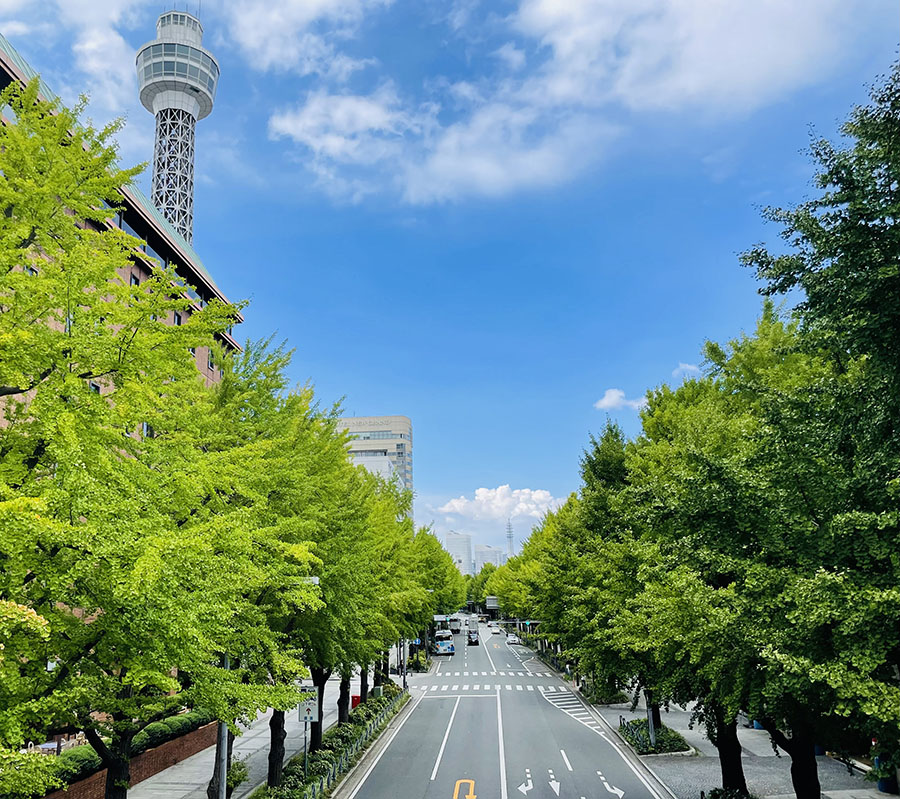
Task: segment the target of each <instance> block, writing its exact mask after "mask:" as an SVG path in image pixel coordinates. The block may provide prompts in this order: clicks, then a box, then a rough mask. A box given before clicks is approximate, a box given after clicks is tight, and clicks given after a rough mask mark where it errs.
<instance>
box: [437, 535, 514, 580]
mask: <svg viewBox="0 0 900 799" xmlns="http://www.w3.org/2000/svg"><path fill="white" fill-rule="evenodd" d="M444 549H446V550H447V552H448V553H449V554H450V557H451V558H452V559H453V562H454V563H455V564H456V568H457V569H459V571H460V573H461V574H463V575H466V574H468V575H471V576H474V575H476V574H478V572H480V571H481V570H482V569H483V568H484V566H485V564H487V563H492V564H493V565H494V566H502V565H503V564H504V563H506V561H507V552H506V551H504V549H503V548H502V547H492V546H490V545H488V544H475V545H474V547H473V544H472V536H471V535H469V534H468V533H456V532H453V531H451V532H449V533H447V534H446V535H445V536H444Z"/></svg>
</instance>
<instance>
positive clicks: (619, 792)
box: [597, 771, 625, 799]
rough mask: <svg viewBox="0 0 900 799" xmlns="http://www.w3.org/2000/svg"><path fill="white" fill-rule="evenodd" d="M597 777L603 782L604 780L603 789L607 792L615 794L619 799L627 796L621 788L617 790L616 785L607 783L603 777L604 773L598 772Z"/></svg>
mask: <svg viewBox="0 0 900 799" xmlns="http://www.w3.org/2000/svg"><path fill="white" fill-rule="evenodd" d="M597 776H598V777H599V778H600V779H601V780H603V787H604V788H606V790H607V791H609V792H610V793H614V794H615V795H616V796H617V797H618V799H622V797H623V796H625V791H623V790H622V789H621V788H616V786H615V785H610V784H609V783H608V782H607V781H606V777H604V776H603V772H602V771H598V772H597Z"/></svg>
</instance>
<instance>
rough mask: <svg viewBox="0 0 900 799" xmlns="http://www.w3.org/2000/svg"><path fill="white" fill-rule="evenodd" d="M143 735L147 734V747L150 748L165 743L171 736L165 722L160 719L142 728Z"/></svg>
mask: <svg viewBox="0 0 900 799" xmlns="http://www.w3.org/2000/svg"><path fill="white" fill-rule="evenodd" d="M143 733H144V735H146V736H147V748H148V749H152V748H153V747H154V746H159V745H160V744H163V743H165V742H166V741H168V740H169V739H170V738H171V737H172V733H171V731H170V730H169V728H168V727H167V726H166V724H165V723H164V722H162V721H154V722H153V723H152V724H148V725H147V726H146V727H144V729H143Z"/></svg>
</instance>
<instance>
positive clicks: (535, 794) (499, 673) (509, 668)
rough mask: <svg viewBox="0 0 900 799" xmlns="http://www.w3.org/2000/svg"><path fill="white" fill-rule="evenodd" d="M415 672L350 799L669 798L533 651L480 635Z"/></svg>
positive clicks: (501, 637) (458, 643)
mask: <svg viewBox="0 0 900 799" xmlns="http://www.w3.org/2000/svg"><path fill="white" fill-rule="evenodd" d="M480 642H481V643H480V645H479V646H467V645H466V636H465V632H463V633H462V634H461V635H457V636H454V643H455V644H456V654H455V655H454V656H453V657H442V658H439V659H438V660H440V661H441V662H440V663H439V664H438V670H437V671H436V672H435V671H434V670H433V671H432V672H431V673H430V674H427V675H411V676H410V680H409V685H410V692H411V694H412V700H413V705H412V710H411V712H410V713H409V714H408V715H407V716H405V718H404V719H403V721H402V723H401V725H400V726H399V727H397V728H396V730H395V732H394V733H392V737H391V738H389V739H388V741H389V743H388V744H387V746H386V748H384V749H383V750H382V751H381V752H380V754H379V756H378V757H377V759H373V760H372V762H364V763H363V764H362V772H361V777H360V779H359V781H358V782H357V783H356V786H355V788H353V789H352V791H350V793H349V794H348V796H347V799H398V798H399V799H418V798H421V799H426V797H427V799H432V798H433V799H438V798H440V799H473V797H481V799H510V797H512V799H523V797H524V799H557V797H558V798H559V799H597V797H609V798H610V799H614V798H616V797H617V799H623V797H625V799H669V797H670V796H671V794H670V793H669V792H668V791H667V790H666V789H665V788H664V787H663V786H661V785H660V784H659V783H658V782H657V781H656V780H655V779H654V778H653V776H652V775H651V774H649V773H648V772H647V771H646V770H645V769H644V768H643V767H642V765H641V764H640V763H639V761H637V759H636V758H634V756H633V755H631V754H630V753H629V752H626V751H624V750H623V749H622V748H621V745H620V744H618V742H617V741H616V740H615V736H614V735H613V734H612V733H611V732H610V730H609V728H607V727H606V726H605V724H604V723H603V721H602V720H601V719H600V718H599V717H598V716H596V715H595V714H594V713H593V711H592V710H591V709H590V708H589V707H588V706H587V705H586V704H585V703H584V702H582V701H581V698H580V697H579V696H578V695H577V694H576V693H574V692H573V691H572V690H571V689H570V688H569V686H568V685H567V684H566V683H565V682H564V681H563V680H561V679H559V678H558V677H556V676H555V675H553V674H552V673H551V672H550V671H549V670H548V669H547V668H546V666H544V664H543V663H541V662H540V661H539V660H537V659H533V660H532V659H531V655H532V653H531V652H530V650H528V649H526V648H525V647H522V646H515V645H513V646H510V645H508V644H507V643H506V636H505V635H503V634H500V635H491V634H490V631H489V630H488V629H487V627H485V626H483V625H482V627H481V629H480Z"/></svg>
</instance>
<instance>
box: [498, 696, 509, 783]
mask: <svg viewBox="0 0 900 799" xmlns="http://www.w3.org/2000/svg"><path fill="white" fill-rule="evenodd" d="M499 688H500V686H497V689H498V690H497V745H498V750H499V754H500V799H509V795H508V794H507V792H506V751H505V750H504V748H503V714H502V713H501V711H500V690H499Z"/></svg>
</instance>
